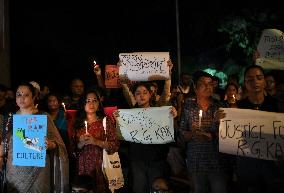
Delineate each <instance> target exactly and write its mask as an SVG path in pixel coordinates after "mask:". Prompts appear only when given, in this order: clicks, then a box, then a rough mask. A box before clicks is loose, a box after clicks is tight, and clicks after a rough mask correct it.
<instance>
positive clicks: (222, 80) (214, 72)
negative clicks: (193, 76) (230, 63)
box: [203, 68, 228, 88]
mask: <svg viewBox="0 0 284 193" xmlns="http://www.w3.org/2000/svg"><path fill="white" fill-rule="evenodd" d="M203 71H204V72H207V73H209V74H211V75H212V76H217V77H218V78H219V79H220V82H219V87H221V88H225V86H226V84H227V80H228V77H227V75H226V74H225V73H224V72H222V71H217V70H216V69H212V68H206V69H204V70H203Z"/></svg>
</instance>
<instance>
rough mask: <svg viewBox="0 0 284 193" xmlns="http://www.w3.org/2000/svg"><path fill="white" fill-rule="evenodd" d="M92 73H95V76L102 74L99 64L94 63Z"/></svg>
mask: <svg viewBox="0 0 284 193" xmlns="http://www.w3.org/2000/svg"><path fill="white" fill-rule="evenodd" d="M94 73H95V74H96V75H97V76H100V75H102V70H101V68H100V66H99V65H98V64H94Z"/></svg>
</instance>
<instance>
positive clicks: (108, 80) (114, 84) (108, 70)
mask: <svg viewBox="0 0 284 193" xmlns="http://www.w3.org/2000/svg"><path fill="white" fill-rule="evenodd" d="M105 86H106V88H120V87H121V85H120V81H119V72H118V66H117V65H110V64H108V65H106V66H105Z"/></svg>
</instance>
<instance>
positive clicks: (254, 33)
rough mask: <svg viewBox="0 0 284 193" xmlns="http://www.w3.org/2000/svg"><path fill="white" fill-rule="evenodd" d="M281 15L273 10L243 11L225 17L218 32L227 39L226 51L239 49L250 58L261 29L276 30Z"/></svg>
mask: <svg viewBox="0 0 284 193" xmlns="http://www.w3.org/2000/svg"><path fill="white" fill-rule="evenodd" d="M281 14H282V13H280V12H279V11H275V10H259V9H254V10H251V9H243V10H241V11H235V12H233V13H232V14H230V15H228V16H226V17H225V18H224V20H223V21H222V23H221V24H220V25H219V27H218V29H217V30H218V31H219V32H221V33H224V34H226V35H227V37H228V43H227V44H226V45H225V47H226V50H227V51H228V52H231V51H232V50H233V48H236V49H240V50H241V51H242V52H243V53H244V54H245V56H247V57H248V58H251V57H252V55H253V53H254V51H255V50H256V47H257V44H258V41H259V38H260V36H261V32H262V30H263V29H268V28H278V27H279V25H278V22H280V20H281V19H280V18H281Z"/></svg>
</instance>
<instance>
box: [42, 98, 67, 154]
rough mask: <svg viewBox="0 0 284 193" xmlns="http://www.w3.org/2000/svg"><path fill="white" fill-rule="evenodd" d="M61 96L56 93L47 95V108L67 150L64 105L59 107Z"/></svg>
mask: <svg viewBox="0 0 284 193" xmlns="http://www.w3.org/2000/svg"><path fill="white" fill-rule="evenodd" d="M61 104H62V103H61V97H60V96H59V95H58V94H57V93H49V94H48V95H47V109H48V111H47V112H48V113H49V114H50V116H51V118H52V120H53V121H54V124H55V126H56V127H57V129H58V131H59V133H60V135H61V138H62V139H63V141H64V143H65V146H66V148H67V150H68V149H69V137H68V131H67V120H66V118H65V110H64V107H63V108H62V107H61ZM63 104H64V103H63Z"/></svg>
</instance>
